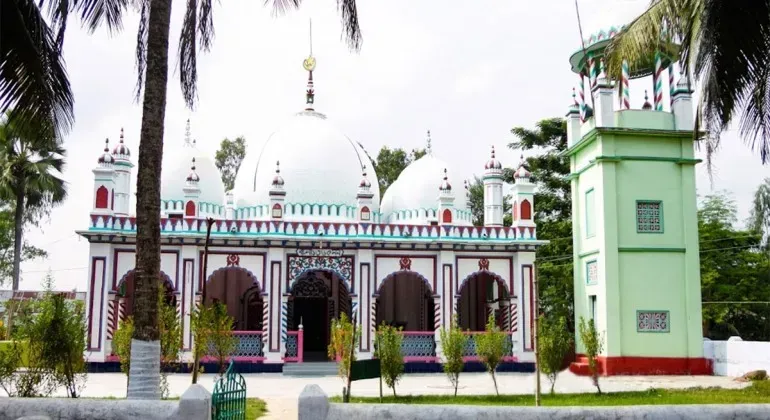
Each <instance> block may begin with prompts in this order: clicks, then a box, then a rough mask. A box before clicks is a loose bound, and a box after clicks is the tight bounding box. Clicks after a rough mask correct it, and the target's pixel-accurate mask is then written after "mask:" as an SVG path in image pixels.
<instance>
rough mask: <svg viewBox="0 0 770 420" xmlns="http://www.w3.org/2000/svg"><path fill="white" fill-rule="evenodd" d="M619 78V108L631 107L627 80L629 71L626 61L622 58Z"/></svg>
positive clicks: (629, 75) (629, 76) (629, 77)
mask: <svg viewBox="0 0 770 420" xmlns="http://www.w3.org/2000/svg"><path fill="white" fill-rule="evenodd" d="M620 69H621V76H620V77H621V80H620V108H621V109H631V102H630V98H629V96H630V95H629V90H628V81H629V79H631V72H630V71H629V68H628V61H626V60H623V64H621V67H620Z"/></svg>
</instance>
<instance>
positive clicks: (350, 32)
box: [337, 0, 363, 51]
mask: <svg viewBox="0 0 770 420" xmlns="http://www.w3.org/2000/svg"><path fill="white" fill-rule="evenodd" d="M337 10H339V11H340V12H341V14H342V28H343V30H344V31H345V38H346V40H347V43H348V46H349V47H350V48H351V49H352V50H354V51H359V50H360V49H361V43H362V42H363V39H362V37H361V27H360V26H359V24H358V8H357V7H356V0H337Z"/></svg>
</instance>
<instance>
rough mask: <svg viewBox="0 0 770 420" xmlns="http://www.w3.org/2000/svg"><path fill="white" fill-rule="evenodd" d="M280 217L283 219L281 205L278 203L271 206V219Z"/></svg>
mask: <svg viewBox="0 0 770 420" xmlns="http://www.w3.org/2000/svg"><path fill="white" fill-rule="evenodd" d="M281 217H283V209H282V208H281V205H280V204H278V203H275V204H273V218H274V219H280V218H281Z"/></svg>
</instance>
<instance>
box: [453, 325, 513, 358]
mask: <svg viewBox="0 0 770 420" xmlns="http://www.w3.org/2000/svg"><path fill="white" fill-rule="evenodd" d="M463 334H465V335H467V336H468V341H466V342H465V352H464V354H463V361H465V362H480V361H481V359H480V358H479V356H478V354H477V352H476V336H477V335H481V334H484V331H463ZM513 347H514V346H513V335H512V334H511V332H510V331H506V335H505V356H503V361H504V362H515V361H517V360H518V359H517V358H516V356H515V355H514V354H513Z"/></svg>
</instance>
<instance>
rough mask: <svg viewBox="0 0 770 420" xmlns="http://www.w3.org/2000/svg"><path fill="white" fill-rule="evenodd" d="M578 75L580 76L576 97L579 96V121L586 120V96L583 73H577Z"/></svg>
mask: <svg viewBox="0 0 770 420" xmlns="http://www.w3.org/2000/svg"><path fill="white" fill-rule="evenodd" d="M578 77H579V78H580V82H578V98H579V101H580V103H579V105H580V122H585V121H586V96H585V91H586V89H585V85H584V81H583V74H582V73H580V74H578Z"/></svg>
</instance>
